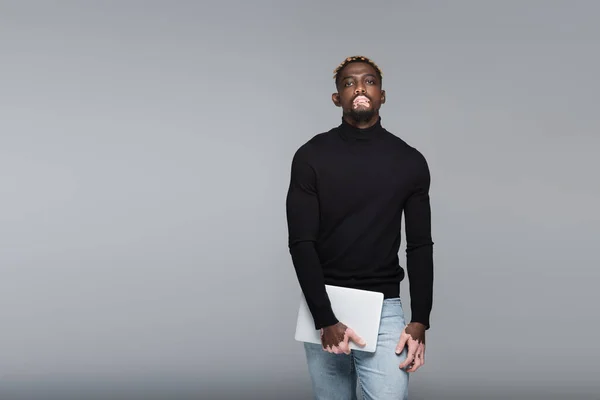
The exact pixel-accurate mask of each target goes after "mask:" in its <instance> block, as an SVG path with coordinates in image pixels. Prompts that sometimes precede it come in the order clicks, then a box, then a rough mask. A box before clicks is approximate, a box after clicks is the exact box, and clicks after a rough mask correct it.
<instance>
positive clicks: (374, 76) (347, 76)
mask: <svg viewBox="0 0 600 400" xmlns="http://www.w3.org/2000/svg"><path fill="white" fill-rule="evenodd" d="M359 76H360V75H359ZM362 76H364V77H367V76H370V77H372V78H375V79H377V75H375V74H372V73H370V72H369V73H367V74H363V75H362ZM348 78H353V77H352V76H349V75H346V76H344V77H343V78H342V80H346V79H348Z"/></svg>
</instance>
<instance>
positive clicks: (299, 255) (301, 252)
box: [290, 241, 338, 329]
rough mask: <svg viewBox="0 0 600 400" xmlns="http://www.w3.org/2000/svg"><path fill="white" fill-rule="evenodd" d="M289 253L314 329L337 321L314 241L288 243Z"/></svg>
mask: <svg viewBox="0 0 600 400" xmlns="http://www.w3.org/2000/svg"><path fill="white" fill-rule="evenodd" d="M290 254H291V256H292V262H293V264H294V269H295V271H296V276H297V278H298V282H299V284H300V288H301V289H302V293H303V294H304V297H305V299H306V303H307V305H308V308H309V310H310V312H311V314H312V316H313V319H314V322H315V329H321V328H323V327H326V326H329V325H334V324H336V323H337V322H338V320H337V318H336V317H335V315H334V313H333V310H332V309H331V303H330V301H329V297H328V296H327V292H326V290H325V280H324V278H323V271H322V268H321V262H320V260H319V256H318V255H317V251H316V249H315V245H314V242H311V241H305V242H299V243H296V244H292V245H290Z"/></svg>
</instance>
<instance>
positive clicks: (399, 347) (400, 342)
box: [396, 331, 409, 354]
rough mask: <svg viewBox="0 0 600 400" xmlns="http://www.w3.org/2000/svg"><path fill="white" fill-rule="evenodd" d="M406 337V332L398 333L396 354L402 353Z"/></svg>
mask: <svg viewBox="0 0 600 400" xmlns="http://www.w3.org/2000/svg"><path fill="white" fill-rule="evenodd" d="M408 338H409V336H408V334H407V333H406V332H404V331H402V334H401V335H400V340H398V344H397V345H396V354H400V353H402V350H404V346H406V342H407V341H408Z"/></svg>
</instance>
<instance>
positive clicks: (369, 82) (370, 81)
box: [367, 79, 375, 85]
mask: <svg viewBox="0 0 600 400" xmlns="http://www.w3.org/2000/svg"><path fill="white" fill-rule="evenodd" d="M367 83H368V84H369V85H374V84H375V79H367Z"/></svg>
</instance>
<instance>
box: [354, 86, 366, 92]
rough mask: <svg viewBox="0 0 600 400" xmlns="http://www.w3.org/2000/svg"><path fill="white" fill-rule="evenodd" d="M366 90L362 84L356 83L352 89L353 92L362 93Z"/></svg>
mask: <svg viewBox="0 0 600 400" xmlns="http://www.w3.org/2000/svg"><path fill="white" fill-rule="evenodd" d="M366 92H367V91H366V90H365V88H364V86H362V85H357V86H356V89H354V94H364V93H366Z"/></svg>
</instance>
